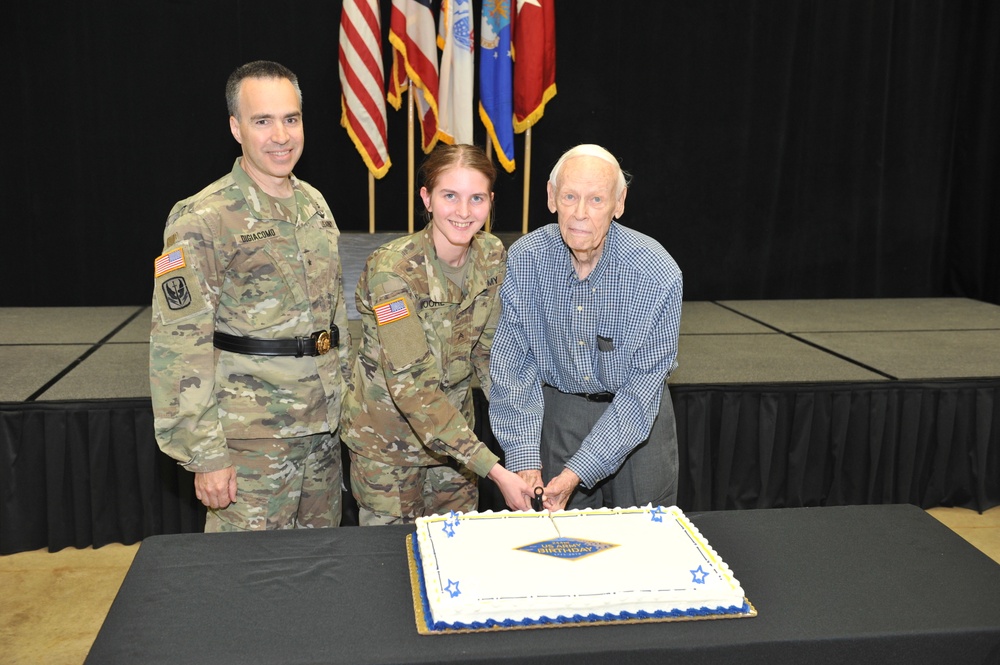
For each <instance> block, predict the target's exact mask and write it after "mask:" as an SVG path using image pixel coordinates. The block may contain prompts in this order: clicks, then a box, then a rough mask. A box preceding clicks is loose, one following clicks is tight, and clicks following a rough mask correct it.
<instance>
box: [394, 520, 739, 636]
mask: <svg viewBox="0 0 1000 665" xmlns="http://www.w3.org/2000/svg"><path fill="white" fill-rule="evenodd" d="M416 528H417V530H416V535H415V538H416V547H415V552H414V556H415V558H416V560H417V563H418V566H419V569H420V574H421V576H422V586H423V594H424V596H425V603H424V608H425V611H428V612H429V613H430V617H427V623H428V626H429V627H430V629H431V630H441V629H445V628H451V627H468V626H477V625H480V624H486V625H494V624H496V623H500V624H506V625H524V624H528V625H530V624H533V623H550V622H567V621H571V622H576V621H603V620H620V619H628V618H664V617H677V618H682V617H685V616H691V617H694V616H700V615H720V614H721V615H733V614H747V613H748V612H749V611H750V610H751V609H752V608H750V607H749V605H748V603H747V602H746V600H745V598H744V593H743V589H742V587H741V586H740V583H739V582H738V581H737V580H736V579H735V578H734V577H733V575H732V572H731V571H730V570H729V566H727V565H726V564H725V563H724V562H723V561H722V559H721V558H720V557H719V555H718V554H717V553H716V552H715V550H714V549H712V547H711V546H710V545H709V544H708V542H707V541H706V540H705V538H704V537H702V535H701V533H700V532H699V531H698V529H697V528H695V526H694V525H693V524H692V523H691V522H690V520H688V518H687V517H686V516H685V515H684V513H683V512H682V511H681V510H680V509H679V508H677V507H670V508H663V507H655V508H654V507H652V506H646V507H644V508H616V509H601V510H570V511H558V512H553V513H549V512H508V511H502V512H489V511H488V512H483V513H475V512H472V513H466V514H462V513H452V514H450V515H439V516H433V517H425V518H420V519H418V520H417V523H416Z"/></svg>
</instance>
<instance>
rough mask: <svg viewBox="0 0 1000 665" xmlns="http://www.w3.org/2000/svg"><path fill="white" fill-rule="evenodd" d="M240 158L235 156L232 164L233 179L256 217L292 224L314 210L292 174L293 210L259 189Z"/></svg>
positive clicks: (302, 220)
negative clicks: (241, 164)
mask: <svg viewBox="0 0 1000 665" xmlns="http://www.w3.org/2000/svg"><path fill="white" fill-rule="evenodd" d="M240 159H241V158H240V157H237V158H236V162H235V163H234V164H233V171H232V176H233V180H234V181H235V182H236V186H237V187H239V188H240V192H241V193H242V194H243V200H244V201H246V203H247V209H248V210H249V212H250V214H251V215H253V216H254V217H255V218H256V219H271V220H278V221H282V222H289V223H292V224H301V223H302V222H304V221H305V220H307V219H309V217H311V216H312V214H313V213H314V212H315V206H314V205H313V203H312V201H310V200H309V198H308V197H307V196H306V195H305V192H304V191H303V190H302V187H300V186H299V181H298V179H297V178H296V177H295V176H294V175H291V176H290V178H291V181H292V192H293V195H294V196H295V203H296V207H295V209H294V210H289V209H288V208H287V207H286V206H285V205H283V204H282V203H281V202H280V201H279V200H278V199H274V198H272V197H271V196H270V195H269V194H268V193H267V192H265V191H264V190H263V189H261V188H260V185H258V184H257V183H256V182H254V181H253V178H251V177H250V176H249V175H247V172H246V171H244V170H243V167H242V166H240Z"/></svg>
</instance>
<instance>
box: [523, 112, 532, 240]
mask: <svg viewBox="0 0 1000 665" xmlns="http://www.w3.org/2000/svg"><path fill="white" fill-rule="evenodd" d="M530 196H531V127H528V129H527V130H525V132H524V206H523V209H522V218H521V235H527V234H528V199H529V197H530Z"/></svg>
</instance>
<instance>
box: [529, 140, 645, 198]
mask: <svg viewBox="0 0 1000 665" xmlns="http://www.w3.org/2000/svg"><path fill="white" fill-rule="evenodd" d="M582 156H590V157H597V158H598V159H603V160H604V161H606V162H607V163H609V164H611V165H612V166H614V167H615V169H616V170H617V171H618V182H617V183H615V198H616V199H617V198H618V197H619V196H621V194H622V191H623V190H624V189H625V188H626V187H627V186H628V174H627V173H625V171H623V170H622V167H621V164H619V163H618V160H617V159H615V156H614V155H612V154H611V153H610V152H609V151H608V150H607V149H606V148H602V147H601V146H599V145H597V144H595V143H581V144H580V145H577V146H573V147H572V148H570V149H569V150H567V151H566V152H564V153H563V155H562V157H560V158H559V161H557V162H556V165H555V166H553V167H552V171H551V172H549V183H550V184H551V185H552V190H553V191H555V189H556V182H557V181H558V179H559V172H560V171H561V170H562V167H563V164H565V163H566V160H569V159H573V158H574V157H582Z"/></svg>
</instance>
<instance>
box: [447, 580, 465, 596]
mask: <svg viewBox="0 0 1000 665" xmlns="http://www.w3.org/2000/svg"><path fill="white" fill-rule="evenodd" d="M444 590H445V591H447V592H448V595H450V596H451V597H452V598H454V597H455V596H458V595H460V594H461V593H462V592H461V591H459V590H458V582H456V581H454V580H448V585H447V586H446V587H445V588H444Z"/></svg>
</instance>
